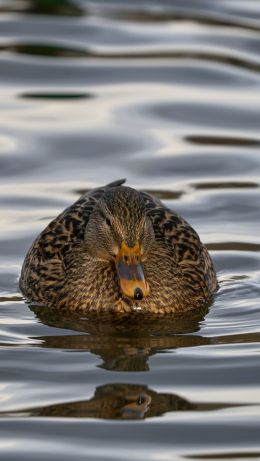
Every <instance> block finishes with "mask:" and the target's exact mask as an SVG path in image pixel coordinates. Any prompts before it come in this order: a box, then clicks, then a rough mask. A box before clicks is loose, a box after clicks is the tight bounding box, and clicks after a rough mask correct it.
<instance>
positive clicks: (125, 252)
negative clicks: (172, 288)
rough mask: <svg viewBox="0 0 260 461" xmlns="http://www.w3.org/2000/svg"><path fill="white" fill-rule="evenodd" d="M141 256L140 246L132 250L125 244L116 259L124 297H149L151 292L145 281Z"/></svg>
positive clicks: (137, 245)
mask: <svg viewBox="0 0 260 461" xmlns="http://www.w3.org/2000/svg"><path fill="white" fill-rule="evenodd" d="M140 256H141V255H140V246H139V244H136V245H135V246H134V247H132V248H130V247H129V246H128V245H126V244H125V243H122V245H121V248H120V250H119V253H118V255H117V257H116V268H117V274H118V278H119V283H120V287H121V290H122V292H123V293H124V295H126V296H128V297H130V298H134V299H142V298H144V297H146V296H148V295H149V291H150V290H149V285H148V283H147V282H146V280H145V276H144V270H143V265H142V263H141V257H140Z"/></svg>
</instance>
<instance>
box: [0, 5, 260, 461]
mask: <svg viewBox="0 0 260 461" xmlns="http://www.w3.org/2000/svg"><path fill="white" fill-rule="evenodd" d="M0 12H1V16H0V35H1V40H0V85H1V89H0V91H1V98H0V193H1V196H0V209H1V213H0V216H1V226H0V271H1V277H0V323H1V326H0V344H1V353H0V370H1V374H0V411H1V418H0V459H1V460H3V461H11V460H12V461H13V460H18V459H19V460H21V461H28V460H29V461H30V460H36V459H37V460H38V461H43V460H50V459H51V460H53V461H57V460H76V461H78V460H83V459H84V460H85V459H88V460H98V461H99V460H151V461H164V460H165V461H168V460H175V459H201V460H202V459H203V460H205V459H210V460H211V459H244V460H246V459H252V458H254V459H260V256H259V250H260V236H259V226H260V209H259V201H260V189H259V186H260V134H259V128H260V104H259V102H260V92H259V88H260V75H259V70H260V36H259V31H260V2H259V1H258V0H255V1H254V0H250V1H243V2H242V1H240V0H237V1H236V0H225V1H224V0H218V1H210V0H182V1H181V0H179V1H177V0H176V1H173V0H172V1H169V0H168V1H167V0H161V1H160V2H156V1H153V0H140V1H137V0H136V1H133V0H132V1H131V2H124V1H123V0H122V1H116V0H115V1H103V2H99V1H94V2H87V1H84V0H78V1H74V2H72V1H69V0H59V1H55V0H53V1H51V0H41V1H40V0H38V1H36V0H35V1H32V0H31V1H22V0H20V1H19V0H17V1H1V2H0ZM120 177H127V178H128V183H129V184H130V185H132V186H134V187H137V188H142V189H146V190H149V191H154V193H155V194H157V195H158V196H160V197H162V198H163V199H164V200H165V202H166V203H167V204H168V205H169V206H170V207H172V208H174V209H175V210H177V211H178V212H180V213H181V214H182V215H183V216H184V217H185V218H186V219H188V220H189V221H190V222H191V224H192V225H193V226H194V227H195V228H196V230H197V231H198V232H199V233H200V235H201V238H202V240H203V241H204V242H206V244H207V245H208V247H209V249H210V250H211V252H212V255H213V258H214V261H215V263H216V267H217V270H218V277H219V280H220V290H219V293H218V294H217V296H216V299H215V301H214V303H213V305H212V306H210V307H209V310H208V312H198V313H196V315H193V317H189V318H186V319H173V318H166V319H161V320H160V321H159V322H158V320H154V319H152V318H150V319H144V318H143V317H142V315H137V316H136V317H135V318H133V319H132V320H131V321H129V320H126V319H124V318H123V319H120V318H118V319H115V320H114V321H113V322H112V321H106V322H105V321H100V320H97V319H93V318H91V319H90V318H77V317H69V316H68V317H66V316H63V317H62V316H57V315H54V314H51V313H49V312H47V311H45V310H44V309H38V310H36V309H34V310H33V309H30V308H29V307H28V306H27V304H25V303H24V302H23V300H22V298H21V295H20V293H19V291H18V287H17V280H18V276H19V272H20V268H21V263H22V260H23V257H24V255H25V252H26V251H27V249H28V246H29V245H30V243H31V242H32V240H33V239H34V237H35V236H36V235H37V233H38V232H39V231H40V230H42V229H43V228H44V226H45V225H47V223H48V222H49V221H50V219H51V218H53V217H55V216H56V215H57V214H58V213H59V212H60V211H61V210H62V209H63V208H65V207H66V206H67V205H69V204H70V203H72V202H73V201H74V200H76V198H77V197H78V195H79V193H80V192H81V191H82V190H85V189H88V188H91V187H93V186H97V185H103V184H104V183H106V182H109V181H111V180H114V179H117V178H120Z"/></svg>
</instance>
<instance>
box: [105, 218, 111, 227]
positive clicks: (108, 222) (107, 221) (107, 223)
mask: <svg viewBox="0 0 260 461" xmlns="http://www.w3.org/2000/svg"><path fill="white" fill-rule="evenodd" d="M106 225H107V226H109V227H110V226H111V221H110V219H108V218H106Z"/></svg>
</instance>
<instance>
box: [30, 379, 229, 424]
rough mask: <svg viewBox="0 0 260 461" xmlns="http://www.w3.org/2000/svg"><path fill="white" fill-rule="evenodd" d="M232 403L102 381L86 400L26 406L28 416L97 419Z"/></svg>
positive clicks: (209, 408)
mask: <svg viewBox="0 0 260 461" xmlns="http://www.w3.org/2000/svg"><path fill="white" fill-rule="evenodd" d="M230 406H235V405H232V404H221V403H219V404H218V403H192V402H189V401H188V400H186V399H184V398H182V397H180V396H179V395H176V394H165V393H160V392H155V391H153V390H152V389H149V387H147V386H145V385H139V384H105V385H103V386H99V387H97V388H96V391H95V394H94V396H93V397H92V398H90V399H89V400H82V401H78V402H68V403H58V404H55V405H50V406H46V407H42V408H34V409H32V410H29V413H30V415H31V416H41V417H62V418H64V417H65V418H66V417H67V418H99V419H122V420H129V419H146V418H152V417H156V416H157V417H158V416H162V415H164V414H165V413H168V412H180V411H212V410H219V409H222V408H227V407H230Z"/></svg>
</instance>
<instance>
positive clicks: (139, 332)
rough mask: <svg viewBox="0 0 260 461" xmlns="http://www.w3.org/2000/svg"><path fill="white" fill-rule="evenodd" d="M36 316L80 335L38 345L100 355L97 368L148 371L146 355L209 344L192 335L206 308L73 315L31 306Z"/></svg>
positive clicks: (45, 339) (49, 338)
mask: <svg viewBox="0 0 260 461" xmlns="http://www.w3.org/2000/svg"><path fill="white" fill-rule="evenodd" d="M31 309H32V310H33V311H34V313H35V314H36V315H37V317H38V319H39V320H40V321H41V322H42V323H44V324H46V325H48V326H51V327H56V328H62V329H66V330H67V329H69V330H74V331H77V332H82V333H84V334H73V335H68V334H65V333H66V332H64V334H62V335H60V332H59V334H57V335H55V336H41V337H37V339H40V340H41V341H42V344H41V347H44V348H58V349H67V350H68V349H69V350H78V351H90V352H92V353H93V354H95V355H97V356H98V357H99V358H101V360H102V363H101V364H100V365H99V367H101V368H105V369H106V370H113V371H129V372H131V371H135V372H136V371H148V370H149V357H151V356H152V355H155V354H156V353H158V352H159V351H162V350H165V349H167V350H169V349H176V348H180V347H181V348H182V347H192V346H198V345H204V344H208V343H209V341H210V340H209V338H205V337H202V336H200V335H198V334H196V335H195V334H192V333H195V332H197V331H198V330H199V325H200V322H201V321H202V319H203V317H204V315H205V314H206V312H207V308H203V310H201V311H199V312H198V311H196V312H195V313H190V314H189V315H187V314H186V315H185V317H181V316H179V317H176V316H174V317H171V316H169V315H167V316H161V317H156V316H145V315H144V314H141V313H139V312H138V313H134V314H133V315H131V316H126V315H120V314H118V315H115V314H113V315H112V314H104V315H102V316H101V315H98V316H97V315H88V317H85V318H82V317H75V316H72V315H66V314H61V313H60V312H54V311H51V310H50V309H46V308H42V307H39V306H34V307H31Z"/></svg>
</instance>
